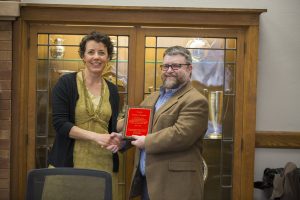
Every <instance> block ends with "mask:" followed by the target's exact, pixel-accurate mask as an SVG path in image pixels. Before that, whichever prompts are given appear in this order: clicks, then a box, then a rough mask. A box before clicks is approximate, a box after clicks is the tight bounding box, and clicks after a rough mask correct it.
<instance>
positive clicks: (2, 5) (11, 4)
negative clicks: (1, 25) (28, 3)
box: [0, 1, 20, 20]
mask: <svg viewBox="0 0 300 200" xmlns="http://www.w3.org/2000/svg"><path fill="white" fill-rule="evenodd" d="M18 16H20V3H19V2H16V1H0V20H14V19H15V18H16V17H18Z"/></svg>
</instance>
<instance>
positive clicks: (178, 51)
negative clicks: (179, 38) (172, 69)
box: [163, 46, 192, 64]
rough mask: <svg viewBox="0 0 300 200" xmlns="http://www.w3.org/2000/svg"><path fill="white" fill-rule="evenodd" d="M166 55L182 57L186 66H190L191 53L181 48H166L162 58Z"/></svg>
mask: <svg viewBox="0 0 300 200" xmlns="http://www.w3.org/2000/svg"><path fill="white" fill-rule="evenodd" d="M166 55H168V56H175V55H182V56H184V57H185V60H186V63H187V64H192V56H191V52H190V51H189V50H188V49H186V48H184V47H182V46H172V47H169V48H167V49H166V51H165V52H164V56H163V57H165V56H166Z"/></svg>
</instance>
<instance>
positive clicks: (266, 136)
mask: <svg viewBox="0 0 300 200" xmlns="http://www.w3.org/2000/svg"><path fill="white" fill-rule="evenodd" d="M255 135H256V136H255V137H256V138H255V147H256V148H286V149H299V148H300V132H288V131H257V132H256V134H255Z"/></svg>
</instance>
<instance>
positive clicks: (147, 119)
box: [124, 106, 153, 139]
mask: <svg viewBox="0 0 300 200" xmlns="http://www.w3.org/2000/svg"><path fill="white" fill-rule="evenodd" d="M152 114H153V112H152V108H151V107H141V106H140V107H128V108H127V112H126V118H125V126H124V138H125V139H132V138H131V136H132V135H139V136H146V135H147V134H148V133H149V132H150V131H151V125H152Z"/></svg>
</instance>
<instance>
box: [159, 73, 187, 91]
mask: <svg viewBox="0 0 300 200" xmlns="http://www.w3.org/2000/svg"><path fill="white" fill-rule="evenodd" d="M163 78H164V80H163V87H164V88H165V89H176V88H178V87H179V86H181V85H183V84H185V83H186V82H187V81H188V76H187V74H185V76H182V77H181V78H178V76H164V77H163Z"/></svg>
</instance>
